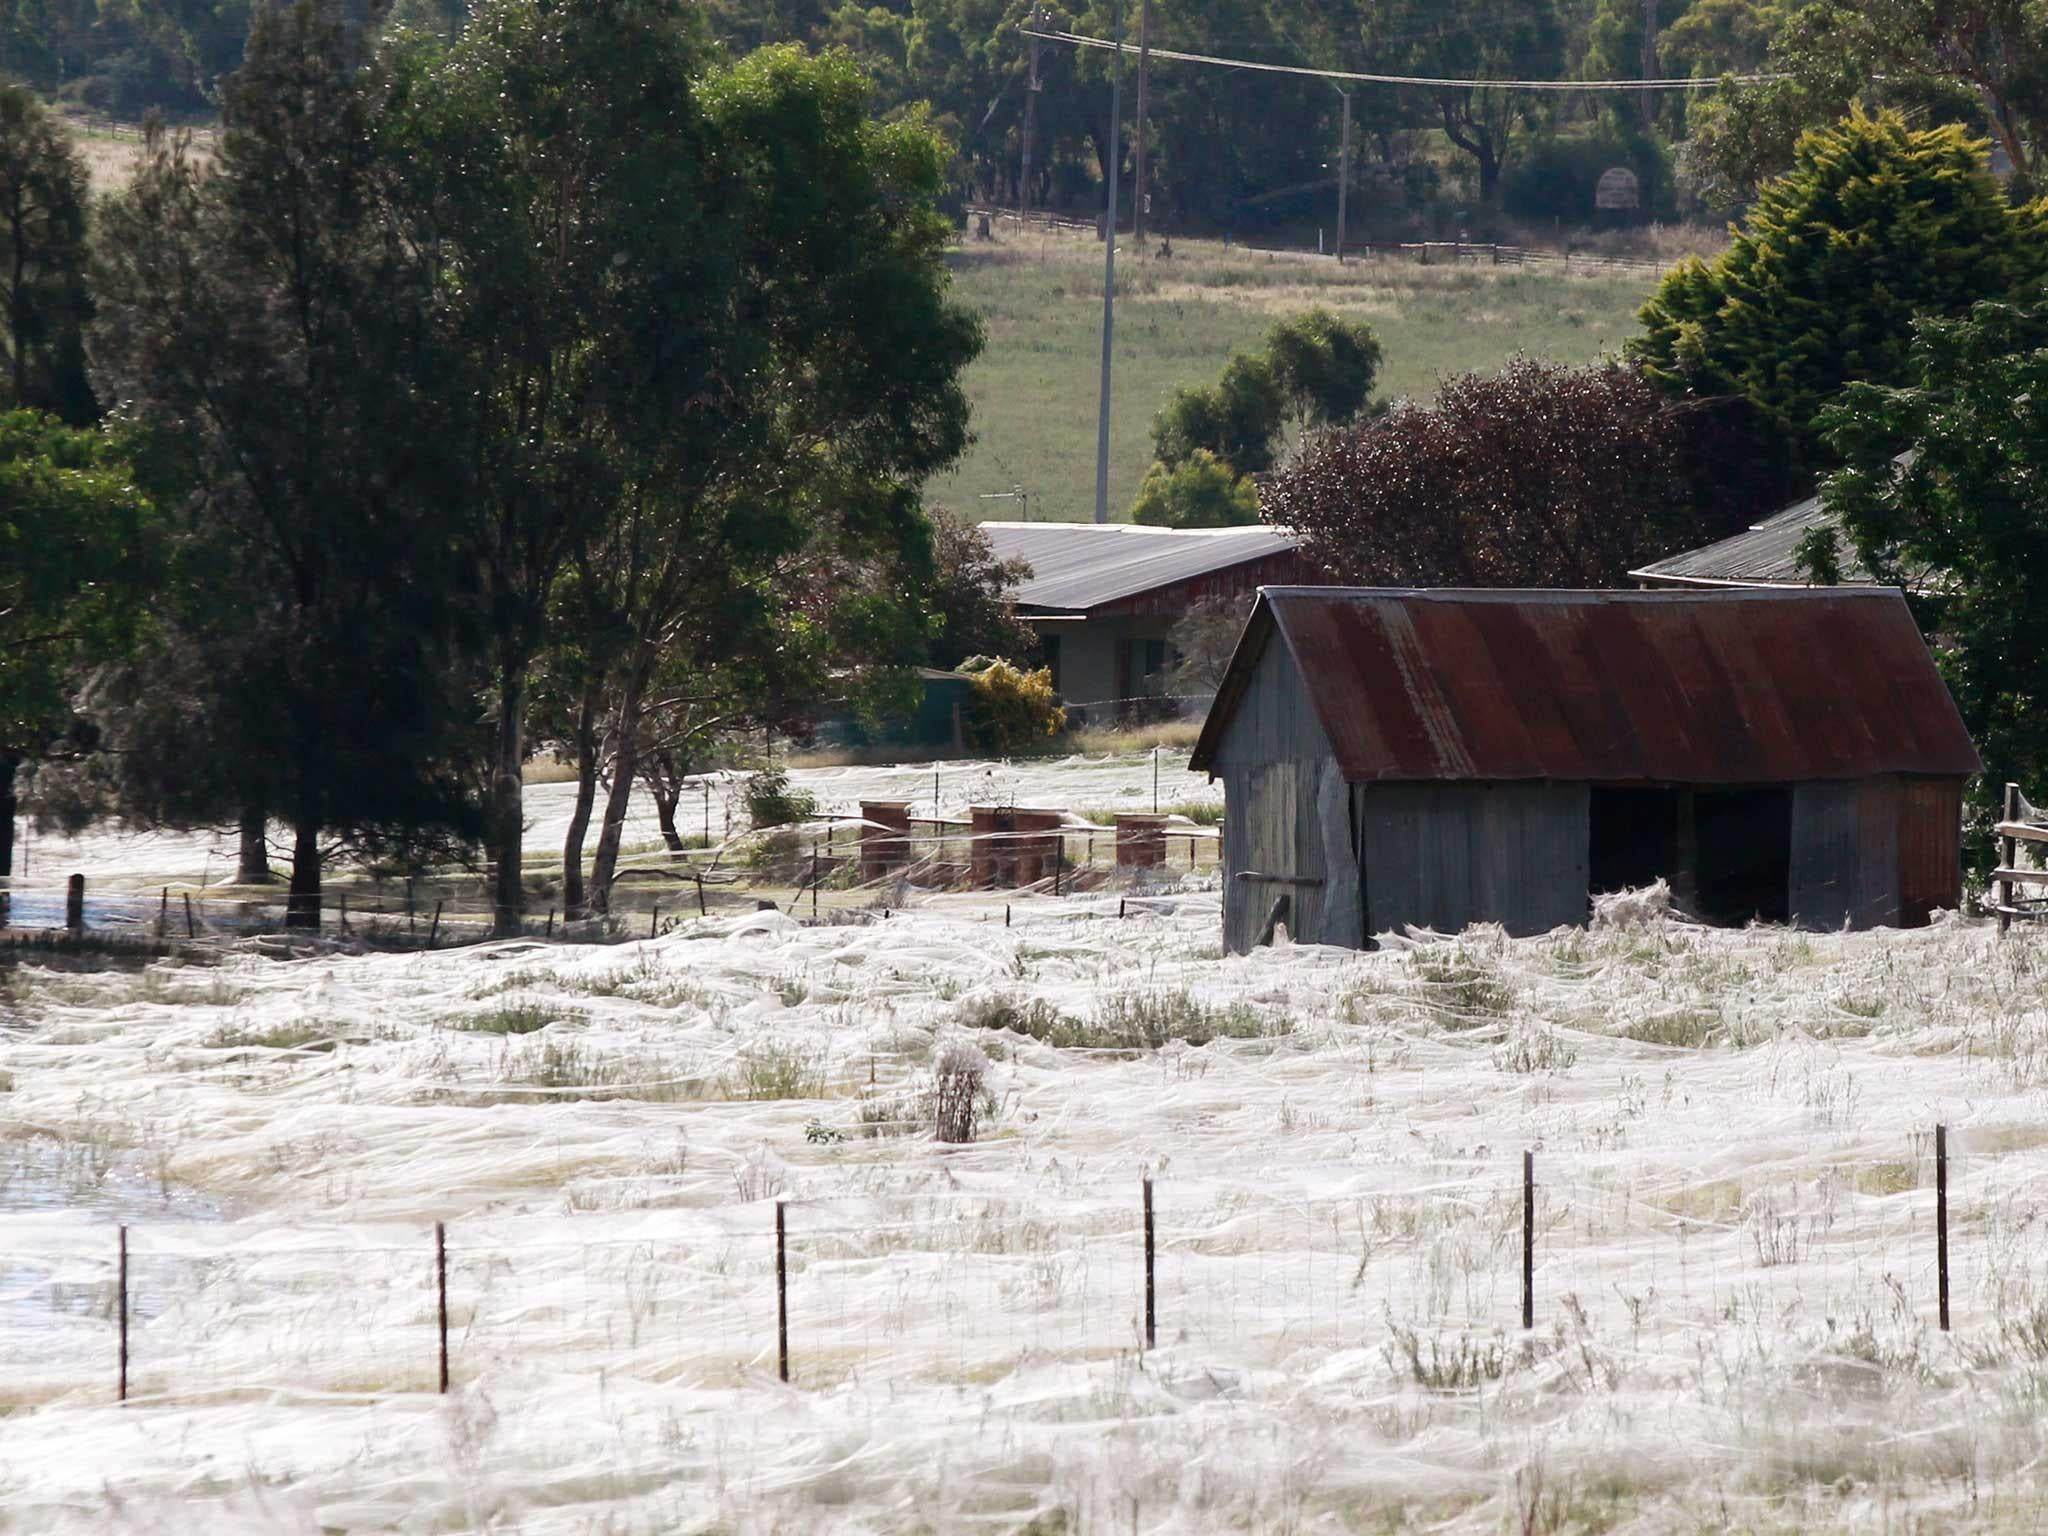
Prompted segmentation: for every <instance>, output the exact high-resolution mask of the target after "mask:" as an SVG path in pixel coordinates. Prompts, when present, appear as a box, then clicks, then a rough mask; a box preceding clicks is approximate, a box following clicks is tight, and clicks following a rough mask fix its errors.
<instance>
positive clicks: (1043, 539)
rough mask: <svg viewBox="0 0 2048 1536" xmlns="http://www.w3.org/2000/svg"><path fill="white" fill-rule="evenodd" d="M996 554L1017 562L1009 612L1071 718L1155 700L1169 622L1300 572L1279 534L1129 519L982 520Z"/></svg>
mask: <svg viewBox="0 0 2048 1536" xmlns="http://www.w3.org/2000/svg"><path fill="white" fill-rule="evenodd" d="M981 531H982V532H983V533H984V534H986V535H987V536H988V540H989V543H990V544H991V545H993V546H994V548H995V552H996V554H997V556H998V557H1000V558H1002V559H1004V560H1017V559H1021V560H1025V561H1028V562H1029V563H1030V566H1031V578H1030V579H1029V580H1028V581H1025V582H1024V583H1022V584H1021V585H1020V586H1019V587H1018V588H1017V590H1016V593H1015V602H1016V605H1017V615H1018V617H1019V618H1021V619H1023V620H1024V621H1025V622H1026V623H1027V624H1029V625H1030V626H1031V627H1032V628H1033V629H1035V630H1036V631H1037V632H1038V635H1039V639H1040V641H1041V643H1042V644H1043V646H1044V654H1045V658H1046V664H1047V665H1048V666H1050V667H1051V668H1052V675H1053V686H1054V687H1055V688H1056V689H1058V690H1059V693H1060V695H1061V697H1062V698H1063V699H1065V700H1066V702H1067V704H1068V707H1069V712H1070V715H1071V714H1073V713H1075V712H1079V713H1082V714H1084V715H1085V714H1087V713H1102V714H1112V715H1113V714H1116V713H1120V712H1121V711H1122V710H1123V708H1125V707H1126V706H1127V705H1128V704H1130V703H1132V702H1134V701H1141V700H1143V699H1145V698H1147V697H1151V696H1154V695H1157V694H1159V693H1160V692H1161V691H1162V689H1163V686H1164V679H1165V673H1166V669H1167V667H1168V665H1169V664H1170V663H1171V662H1172V660H1173V654H1172V645H1171V640H1170V632H1171V630H1172V628H1173V626H1174V623H1175V622H1176V621H1177V620H1179V619H1180V618H1182V617H1184V616H1185V615H1186V614H1187V612H1188V610H1189V609H1190V608H1192V607H1193V606H1194V605H1195V604H1196V603H1198V602H1200V601H1202V600H1203V599H1204V598H1210V597H1217V596H1223V597H1230V596H1238V595H1249V594H1250V593H1252V592H1255V591H1256V590H1258V588H1259V587H1261V586H1265V585H1270V584H1272V583H1275V582H1288V581H1299V580H1301V579H1303V578H1304V577H1306V576H1308V575H1310V574H1311V571H1310V569H1309V567H1308V564H1307V562H1306V561H1305V560H1304V559H1303V557H1302V556H1301V554H1300V552H1299V549H1300V543H1301V540H1300V539H1299V538H1298V537H1296V536H1295V535H1294V534H1291V533H1288V532H1286V531H1285V530H1284V529H1279V528H1269V527H1266V526H1264V525H1263V524H1255V525H1252V526H1250V527H1243V528H1150V527H1145V526H1142V525H1140V524H1136V523H983V524H981Z"/></svg>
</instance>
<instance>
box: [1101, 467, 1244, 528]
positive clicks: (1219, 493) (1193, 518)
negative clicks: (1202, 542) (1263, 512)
mask: <svg viewBox="0 0 2048 1536" xmlns="http://www.w3.org/2000/svg"><path fill="white" fill-rule="evenodd" d="M1258 520H1259V488H1258V487H1257V486H1256V485H1254V484H1252V482H1251V478H1250V477H1249V476H1247V475H1240V474H1239V473H1237V471H1236V470H1234V469H1232V468H1231V467H1230V466H1229V465H1228V464H1226V463H1224V462H1223V461H1222V460H1221V459H1219V458H1217V457H1216V455H1215V454H1213V453H1211V452H1210V451H1209V450H1208V449H1206V448H1197V449H1196V450H1195V451H1194V452H1193V453H1191V454H1189V455H1188V456H1187V458H1185V459H1183V460H1182V461H1181V462H1180V463H1179V464H1178V465H1176V466H1174V467H1173V468H1171V469H1169V468H1167V467H1166V465H1164V464H1162V463H1160V462H1159V461H1158V460H1156V459H1155V460H1154V461H1153V463H1152V467H1151V469H1149V470H1147V471H1146V472H1145V483H1144V484H1143V485H1141V486H1139V487H1138V499H1137V501H1135V502H1134V503H1132V506H1131V521H1132V522H1134V523H1144V524H1147V525H1148V526H1151V527H1154V528H1236V527H1241V526H1243V525H1244V524H1246V523H1256V522H1257V521H1258Z"/></svg>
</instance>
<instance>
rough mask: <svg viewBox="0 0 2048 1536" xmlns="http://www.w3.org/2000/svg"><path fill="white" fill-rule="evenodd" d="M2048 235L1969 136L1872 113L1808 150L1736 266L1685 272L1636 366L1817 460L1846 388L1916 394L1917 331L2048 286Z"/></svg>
mask: <svg viewBox="0 0 2048 1536" xmlns="http://www.w3.org/2000/svg"><path fill="white" fill-rule="evenodd" d="M2044 236H2048V211H2044V208H2043V206H2042V205H2041V204H2039V203H2034V204H2029V205H2027V206H2026V207H2023V208H2014V207H2012V206H2011V205H2010V204H2008V203H2007V201H2006V199H2005V195H2004V194H2003V193H2002V192H2001V191H2000V190H1999V186H1998V183H1997V182H1996V181H1995V180H1993V179H1992V176H1991V171H1990V169H1989V166H1988V163H1987V161H1986V159H1985V153H1984V145H1983V144H1982V142H1981V141H1979V140H1976V139H1973V138H1971V137H1970V136H1969V134H1968V133H1966V132H1965V131H1964V130H1963V129H1962V128H1960V127H1957V126H1955V125H1953V124H1951V125H1949V126H1947V127H1942V128H1929V129H1925V130H1919V129H1913V128H1909V127H1908V126H1907V125H1906V121H1905V119H1904V118H1902V117H1900V116H1899V115H1898V114H1896V113H1893V112H1882V113H1879V114H1878V115H1877V116H1875V117H1866V116H1865V115H1864V114H1863V113H1862V112H1860V111H1859V112H1857V113H1855V114H1854V115H1853V116H1850V117H1847V118H1844V119H1843V120H1842V121H1841V122H1839V123H1837V124H1835V125H1834V126H1833V127H1831V128H1828V129H1825V130H1819V131H1816V132H1812V133H1808V134H1806V135H1804V136H1803V137H1802V138H1801V139H1800V140H1799V148H1798V151H1797V153H1796V156H1795V158H1794V163H1793V167H1792V169H1791V170H1790V171H1789V172H1787V173H1786V174H1785V175H1783V176H1781V177H1779V178H1778V179H1777V180H1775V181H1772V182H1770V183H1768V184H1767V185H1765V187H1764V188H1763V190H1762V192H1761V193H1760V195H1759V196H1758V198H1757V201H1756V205H1755V206H1754V207H1753V208H1752V209H1751V210H1750V214H1749V217H1748V219H1747V220H1746V221H1745V222H1744V224H1743V225H1742V227H1741V228H1739V229H1737V230H1736V232H1735V241H1734V243H1733V244H1732V245H1731V246H1729V248H1728V250H1727V252H1726V253H1725V254H1724V255H1722V256H1721V257H1720V258H1719V259H1718V260H1716V261H1714V262H1712V263H1707V262H1702V261H1699V260H1697V259H1694V260H1688V261H1684V262H1681V263H1679V265H1678V266H1677V267H1676V268H1674V269H1673V270H1672V271H1671V273H1670V274H1669V275H1668V276H1667V277H1666V278H1665V279H1664V281H1663V282H1662V283H1661V284H1660V285H1659V286H1658V288H1657V291H1656V293H1655V294H1653V295H1652V296H1651V298H1650V302H1649V303H1648V304H1646V305H1644V306H1643V313H1642V319H1643V327H1644V329H1643V334H1642V335H1641V336H1639V337H1637V338H1636V339H1635V340H1633V341H1631V342H1630V343H1629V345H1628V351H1629V355H1630V356H1631V357H1632V358H1634V359H1635V360H1636V361H1637V362H1639V363H1640V364H1641V365H1642V367H1643V369H1644V371H1645V372H1647V373H1648V374H1649V376H1650V377H1651V378H1652V379H1655V380H1656V381H1657V382H1658V383H1660V384H1661V385H1663V386H1664V387H1665V388H1666V389H1668V390H1670V391H1671V392H1672V393H1675V394H1681V395H1685V396H1688V397H1691V398H1695V399H1700V398H1707V397H1720V396H1739V397H1742V398H1744V399H1747V400H1748V401H1749V402H1751V403H1752V404H1753V405H1754V406H1756V407H1757V408H1758V409H1760V410H1761V411H1763V412H1764V413H1765V414H1766V415H1767V416H1768V417H1769V418H1771V419H1772V420H1773V421H1774V422H1775V423H1776V424H1777V426H1778V428H1779V429H1780V430H1781V431H1782V432H1783V433H1784V434H1785V435H1786V436H1787V437H1788V438H1789V439H1791V440H1792V441H1794V442H1796V443H1798V444H1799V445H1801V446H1802V447H1803V448H1805V449H1806V450H1807V451H1808V452H1809V453H1811V454H1816V455H1818V454H1819V453H1820V450H1821V443H1820V433H1821V428H1820V426H1819V423H1818V421H1817V419H1816V418H1817V417H1818V415H1819V413H1820V411H1821V409H1822V408H1823V407H1824V406H1826V405H1828V404H1829V403H1830V402H1832V401H1833V400H1834V399H1835V397H1836V396H1837V395H1838V394H1839V393H1840V391H1841V390H1842V388H1843V386H1844V385H1846V384H1849V383H1851V382H1852V381H1861V382H1865V383H1871V384H1888V385H1898V384H1904V383H1906V382H1907V380H1908V377H1909V375H1910V372H1911V369H1910V364H1909V357H1908V353H1909V350H1910V348H1911V345H1912V341H1913V322H1914V320H1915V319H1916V318H1923V317H1927V316H1959V315H1963V314H1966V313H1967V312H1968V311H1969V309H1970V306H1971V305H1972V304H1974V303H1976V302H1977V301H1979V300H1981V299H1995V298H2000V297H2004V296H2007V295H2010V294H2013V293H2015V292H2018V291H2021V290H2023V289H2026V288H2028V287H2030V286H2031V285H2033V284H2035V283H2038V282H2039V281H2040V279H2041V277H2042V275H2043V272H2044V270H2048V238H2044Z"/></svg>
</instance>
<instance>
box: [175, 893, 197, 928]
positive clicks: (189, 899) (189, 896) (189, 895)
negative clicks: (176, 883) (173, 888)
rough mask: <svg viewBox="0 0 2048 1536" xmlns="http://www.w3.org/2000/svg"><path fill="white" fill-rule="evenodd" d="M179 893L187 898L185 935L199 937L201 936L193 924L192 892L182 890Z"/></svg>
mask: <svg viewBox="0 0 2048 1536" xmlns="http://www.w3.org/2000/svg"><path fill="white" fill-rule="evenodd" d="M178 894H179V895H181V896H183V897H184V898H185V937H186V938H188V939H194V938H197V937H198V936H199V935H198V932H197V931H196V930H195V929H194V928H193V926H192V893H191V892H190V891H180V892H179V893H178Z"/></svg>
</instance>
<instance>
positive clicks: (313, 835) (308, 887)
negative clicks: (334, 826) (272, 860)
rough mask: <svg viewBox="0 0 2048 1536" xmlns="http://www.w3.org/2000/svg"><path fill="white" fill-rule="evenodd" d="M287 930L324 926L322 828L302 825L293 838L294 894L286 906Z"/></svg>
mask: <svg viewBox="0 0 2048 1536" xmlns="http://www.w3.org/2000/svg"><path fill="white" fill-rule="evenodd" d="M284 925H285V927H287V928H312V929H318V928H319V926H320V826H319V823H317V822H314V821H301V822H300V823H299V824H298V826H297V827H296V828H295V829H294V830H293V836H292V884H291V894H290V896H289V898H288V899H287V900H286V902H285V909H284Z"/></svg>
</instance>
